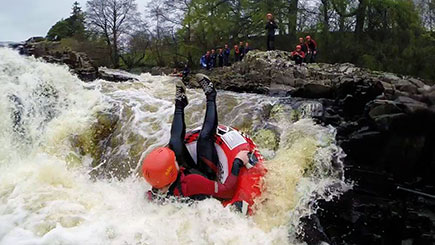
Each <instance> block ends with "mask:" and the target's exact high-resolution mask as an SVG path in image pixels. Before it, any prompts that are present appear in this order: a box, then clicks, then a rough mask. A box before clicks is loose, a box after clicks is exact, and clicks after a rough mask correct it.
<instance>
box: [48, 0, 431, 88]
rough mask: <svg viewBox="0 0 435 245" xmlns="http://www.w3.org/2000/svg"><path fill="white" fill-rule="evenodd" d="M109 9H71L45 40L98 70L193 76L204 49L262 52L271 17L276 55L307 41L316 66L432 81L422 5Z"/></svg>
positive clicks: (197, 3) (95, 1) (99, 1)
mask: <svg viewBox="0 0 435 245" xmlns="http://www.w3.org/2000/svg"><path fill="white" fill-rule="evenodd" d="M110 2H111V3H112V4H109V3H108V2H106V1H103V0H91V1H88V2H87V4H86V6H84V7H83V8H84V9H82V7H81V6H80V5H79V4H78V3H77V2H75V3H74V4H73V8H72V12H71V15H70V16H69V17H67V18H66V19H62V20H60V21H59V22H57V23H56V24H54V25H53V27H51V28H50V30H49V31H48V33H47V36H46V39H47V40H49V41H59V42H60V47H61V48H63V49H65V50H72V51H75V52H83V53H86V54H87V55H88V56H89V58H90V59H91V60H92V61H93V63H94V65H95V66H96V67H99V66H105V67H110V68H121V69H124V70H128V71H133V72H141V71H148V70H150V69H151V68H152V67H172V68H182V67H183V66H184V64H188V65H189V66H190V67H191V68H192V69H198V68H199V66H200V64H199V60H200V58H201V56H202V55H203V54H204V53H205V52H206V51H207V50H211V49H216V50H217V49H218V48H222V47H223V46H224V44H229V47H232V46H234V44H238V43H239V41H247V42H249V43H250V46H251V48H252V49H257V50H266V33H265V30H264V25H265V23H266V18H265V16H266V13H269V12H271V13H274V16H275V19H276V22H277V24H278V27H279V28H278V30H277V31H276V41H275V46H276V49H277V50H284V51H293V50H294V48H295V46H296V44H298V38H299V37H305V36H306V35H307V34H310V35H311V36H313V38H314V39H315V40H316V41H317V43H318V47H319V48H318V57H317V59H318V62H321V63H329V64H334V63H352V64H355V65H356V66H358V67H363V68H368V69H371V70H377V71H385V72H392V73H396V74H401V75H409V76H416V77H420V78H422V79H427V80H435V70H434V69H433V64H434V63H435V33H434V32H433V31H434V30H435V24H434V23H435V22H434V21H432V20H433V19H435V5H433V4H430V3H427V1H415V2H412V1H405V0H399V1H391V0H376V1H354V0H351V1H342V0H324V1H319V3H317V2H316V3H315V4H313V3H311V4H310V3H309V1H305V0H294V1H281V0H280V1H256V2H255V3H254V2H252V1H243V0H241V1H234V2H233V1H225V2H221V1H218V0H212V1H204V0H190V1H169V0H157V1H153V2H152V3H149V5H147V12H145V13H140V12H138V10H137V4H138V3H137V2H136V1H135V0H113V1H110ZM236 2H237V3H236ZM115 10H116V11H115ZM105 13H112V15H111V16H107V14H105ZM233 52H234V50H232V51H231V55H230V57H233Z"/></svg>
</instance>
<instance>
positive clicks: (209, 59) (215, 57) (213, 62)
mask: <svg viewBox="0 0 435 245" xmlns="http://www.w3.org/2000/svg"><path fill="white" fill-rule="evenodd" d="M250 50H251V47H250V46H249V43H248V42H245V43H243V42H240V43H239V45H234V50H233V52H232V53H233V54H232V55H233V58H231V51H232V50H231V48H230V47H229V45H228V44H225V46H224V48H219V49H218V52H216V49H212V50H209V51H207V52H206V53H205V54H204V55H203V56H202V57H201V60H200V62H201V66H202V67H203V68H205V69H207V70H209V69H212V68H214V67H223V66H230V65H231V61H233V62H234V63H235V62H238V61H242V60H243V58H244V57H245V56H246V54H247V53H248V52H249V51H250Z"/></svg>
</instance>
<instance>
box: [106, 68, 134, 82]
mask: <svg viewBox="0 0 435 245" xmlns="http://www.w3.org/2000/svg"><path fill="white" fill-rule="evenodd" d="M98 76H99V78H101V79H103V80H106V81H112V82H125V81H131V80H136V81H138V80H139V76H137V75H134V74H131V73H128V72H125V71H122V70H116V69H109V68H106V67H100V68H99V69H98Z"/></svg>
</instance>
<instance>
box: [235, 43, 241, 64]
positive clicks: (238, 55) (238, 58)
mask: <svg viewBox="0 0 435 245" xmlns="http://www.w3.org/2000/svg"><path fill="white" fill-rule="evenodd" d="M237 61H240V49H239V46H237V45H234V63H236V62H237Z"/></svg>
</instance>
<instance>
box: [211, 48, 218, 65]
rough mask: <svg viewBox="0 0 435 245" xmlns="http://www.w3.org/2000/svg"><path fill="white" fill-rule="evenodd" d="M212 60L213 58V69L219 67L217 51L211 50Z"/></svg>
mask: <svg viewBox="0 0 435 245" xmlns="http://www.w3.org/2000/svg"><path fill="white" fill-rule="evenodd" d="M210 58H211V68H215V67H217V54H216V50H215V49H212V50H211V55H210Z"/></svg>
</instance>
